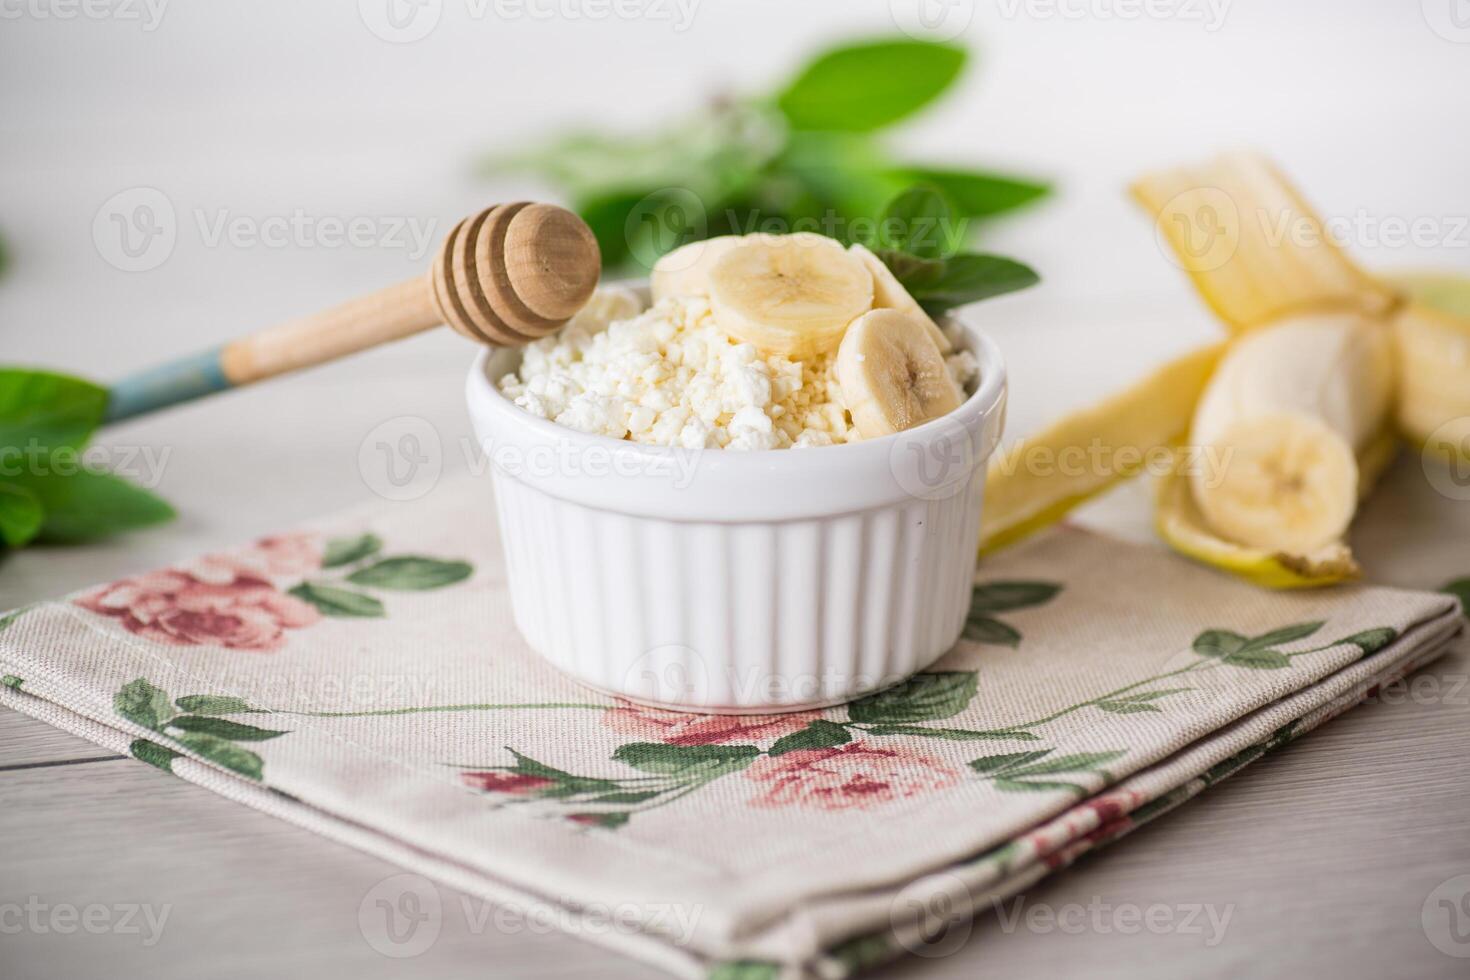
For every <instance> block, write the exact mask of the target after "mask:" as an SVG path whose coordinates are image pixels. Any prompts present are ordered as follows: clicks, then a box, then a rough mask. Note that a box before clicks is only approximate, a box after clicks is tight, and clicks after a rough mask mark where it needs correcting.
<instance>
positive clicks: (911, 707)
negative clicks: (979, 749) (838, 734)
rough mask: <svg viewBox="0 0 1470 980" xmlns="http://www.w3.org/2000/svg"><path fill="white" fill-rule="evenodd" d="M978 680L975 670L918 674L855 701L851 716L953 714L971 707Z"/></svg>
mask: <svg viewBox="0 0 1470 980" xmlns="http://www.w3.org/2000/svg"><path fill="white" fill-rule="evenodd" d="M975 683H976V682H975V672H974V671H973V670H950V671H936V672H933V673H926V674H915V675H914V676H913V677H910V678H909V679H908V680H906V681H904V682H903V683H902V684H898V685H896V686H894V687H890V688H889V689H888V690H886V691H879V692H878V693H877V694H870V695H868V696H867V697H865V698H860V699H858V700H857V701H854V702H852V703H851V704H849V705H848V706H847V716H848V717H849V718H851V719H852V720H853V721H858V722H888V723H905V722H915V721H938V720H939V719H941V718H952V717H953V716H955V715H957V714H959V713H960V712H961V711H964V710H965V708H967V707H969V705H970V699H971V698H973V697H974V696H975Z"/></svg>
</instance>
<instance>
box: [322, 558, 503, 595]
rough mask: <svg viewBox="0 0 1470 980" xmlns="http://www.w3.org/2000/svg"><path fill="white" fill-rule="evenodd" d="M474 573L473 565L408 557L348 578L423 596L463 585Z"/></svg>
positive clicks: (360, 583) (392, 559)
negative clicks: (435, 590)
mask: <svg viewBox="0 0 1470 980" xmlns="http://www.w3.org/2000/svg"><path fill="white" fill-rule="evenodd" d="M473 572H474V568H473V566H471V565H470V563H469V562H463V561H439V560H438V559H437V558H420V557H417V556H412V555H404V556H402V557H399V558H384V559H383V560H382V561H380V562H376V563H374V564H372V565H369V566H367V567H366V568H359V569H358V570H357V571H355V572H353V573H352V574H351V575H349V576H347V581H349V582H351V583H352V584H353V585H366V586H370V587H372V588H378V589H399V590H403V591H409V592H421V591H423V590H425V589H442V588H443V587H444V586H446V585H453V584H454V583H455V582H463V581H464V580H465V579H467V578H469V577H470V575H471V574H472V573H473Z"/></svg>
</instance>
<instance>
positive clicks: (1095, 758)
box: [1006, 751, 1128, 777]
mask: <svg viewBox="0 0 1470 980" xmlns="http://www.w3.org/2000/svg"><path fill="white" fill-rule="evenodd" d="M1127 754H1128V753H1127V752H1125V751H1116V752H1077V753H1075V754H1073V755H1059V756H1056V757H1054V758H1051V759H1047V760H1046V761H1044V762H1037V763H1033V764H1031V765H1027V766H1022V767H1020V768H1017V769H1010V770H1008V771H1007V773H1006V775H1008V776H1017V777H1019V776H1050V775H1054V774H1056V773H1063V772H1093V771H1095V770H1096V767H1098V766H1101V765H1104V764H1106V763H1109V762H1112V761H1113V760H1114V759H1121V758H1122V757H1123V756H1125V755H1127Z"/></svg>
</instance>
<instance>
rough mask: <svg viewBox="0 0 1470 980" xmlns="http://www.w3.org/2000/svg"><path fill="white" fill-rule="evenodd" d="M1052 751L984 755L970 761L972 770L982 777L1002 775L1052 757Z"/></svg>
mask: <svg viewBox="0 0 1470 980" xmlns="http://www.w3.org/2000/svg"><path fill="white" fill-rule="evenodd" d="M1051 753H1052V750H1051V749H1037V750H1035V751H1033V752H1005V753H1002V754H1001V755H984V756H981V757H980V758H978V759H971V760H970V768H971V769H973V770H975V771H976V772H978V773H980V774H981V775H990V774H992V773H1002V772H1006V771H1008V770H1011V769H1016V768H1019V767H1021V766H1024V765H1027V764H1028V763H1032V762H1035V761H1037V760H1038V759H1043V758H1045V757H1046V756H1049V755H1051Z"/></svg>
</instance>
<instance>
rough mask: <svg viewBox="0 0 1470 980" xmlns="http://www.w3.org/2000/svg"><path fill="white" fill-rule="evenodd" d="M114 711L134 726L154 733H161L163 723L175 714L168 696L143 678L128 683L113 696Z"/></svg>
mask: <svg viewBox="0 0 1470 980" xmlns="http://www.w3.org/2000/svg"><path fill="white" fill-rule="evenodd" d="M112 710H113V711H115V712H117V713H118V715H120V716H121V717H123V718H126V719H127V720H128V721H130V722H132V723H133V724H135V725H141V726H142V727H144V728H149V729H152V730H153V731H161V730H162V729H163V723H164V722H166V721H168V719H169V718H171V717H172V716H173V713H174V708H173V705H172V704H170V703H169V700H168V695H167V694H165V693H163V691H161V690H159V689H158V688H156V687H154V686H153V685H152V684H150V683H148V681H147V680H146V679H145V678H142V677H139V678H137V679H136V680H131V681H128V682H127V683H126V684H124V685H123V686H122V687H121V688H120V689H119V690H118V692H117V694H115V695H113V698H112Z"/></svg>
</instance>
